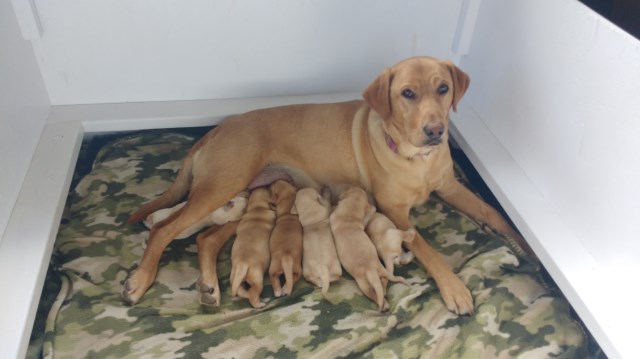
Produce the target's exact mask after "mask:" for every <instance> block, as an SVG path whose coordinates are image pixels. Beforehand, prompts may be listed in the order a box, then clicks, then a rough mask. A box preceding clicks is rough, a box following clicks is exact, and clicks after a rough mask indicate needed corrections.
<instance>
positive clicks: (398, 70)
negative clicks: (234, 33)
mask: <svg viewBox="0 0 640 359" xmlns="http://www.w3.org/2000/svg"><path fill="white" fill-rule="evenodd" d="M468 86H469V76H468V75H467V74H465V73H464V72H463V71H461V70H460V69H459V68H458V67H456V66H455V65H453V64H452V63H451V62H449V61H441V60H438V59H434V58H430V57H413V58H409V59H407V60H404V61H402V62H400V63H398V64H396V65H395V66H393V67H391V68H389V69H385V70H384V71H383V72H382V74H380V75H379V76H378V78H376V79H375V80H374V81H373V83H371V85H369V87H367V88H366V89H365V91H364V93H363V97H364V101H362V100H359V101H351V102H344V103H334V104H309V105H292V106H283V107H276V108H269V109H262V110H257V111H252V112H248V113H245V114H242V115H237V116H234V117H231V118H229V119H227V120H225V121H224V122H223V123H221V124H220V125H219V126H218V127H216V128H214V129H213V130H212V131H211V132H209V133H208V134H207V135H206V136H204V137H203V138H202V139H201V140H200V141H199V142H198V143H196V144H195V145H194V147H193V148H192V149H191V150H190V152H189V154H188V155H187V157H186V158H185V160H184V164H183V166H182V168H181V170H180V172H179V173H178V176H177V178H176V180H175V182H174V183H173V184H172V185H171V186H170V188H169V189H168V190H167V191H166V192H165V193H164V194H163V195H161V196H160V197H159V198H157V199H156V200H154V201H152V202H150V203H149V204H147V205H145V206H144V207H142V208H141V209H139V210H138V211H137V212H135V213H134V214H133V215H132V216H131V218H130V223H135V222H137V221H139V220H141V219H144V218H145V217H146V216H147V215H148V214H150V213H152V212H154V211H156V210H158V209H161V208H165V207H169V206H172V205H174V204H175V203H177V202H179V201H180V200H182V199H183V197H184V196H185V195H187V194H188V202H187V205H185V206H184V207H182V209H181V210H180V211H178V212H176V213H174V214H173V215H172V216H170V217H169V218H167V219H166V220H164V221H163V222H161V223H159V224H158V225H156V226H155V227H154V228H153V229H152V230H151V233H150V238H149V241H148V244H147V248H146V250H145V252H144V255H143V256H142V259H141V261H140V264H139V266H138V268H137V269H136V270H135V271H134V272H133V273H132V274H131V275H130V277H129V279H128V280H127V281H126V283H125V288H124V292H123V296H124V299H125V301H127V302H129V303H132V304H133V303H136V302H138V301H139V300H140V298H141V297H142V296H143V295H144V293H145V292H146V291H147V289H148V288H149V287H150V286H151V284H152V283H153V281H154V280H155V277H156V272H157V269H158V262H159V260H160V256H161V254H162V252H163V250H164V249H165V247H166V246H167V245H168V244H169V243H170V242H171V241H172V240H173V239H174V238H175V237H176V236H178V235H179V234H180V233H181V232H182V231H184V230H185V229H186V228H188V227H189V226H191V225H193V224H194V223H196V222H198V221H199V220H200V219H202V218H204V217H205V216H206V215H208V214H209V213H211V212H212V211H213V210H215V209H216V208H219V207H222V206H223V205H224V204H225V203H227V201H229V200H230V199H231V198H233V197H234V196H235V195H236V194H238V193H239V192H241V191H243V190H244V189H245V188H247V186H248V185H249V184H250V183H251V182H252V180H253V179H254V178H255V177H256V176H257V175H258V174H259V173H260V172H261V171H263V170H264V169H265V168H267V167H269V168H278V169H280V170H283V171H286V172H287V173H288V174H289V175H290V176H291V177H292V178H293V179H294V182H295V183H296V185H297V186H298V187H299V188H301V187H314V188H316V189H318V190H320V189H321V188H322V187H323V186H329V187H330V188H331V189H332V190H333V191H334V192H338V193H339V192H340V191H341V190H343V189H344V188H346V187H349V186H359V187H362V188H363V189H365V190H366V191H368V192H369V193H370V194H372V195H373V197H374V198H375V201H376V206H377V208H378V210H379V211H380V212H382V213H383V214H385V215H386V216H387V217H389V219H391V220H392V221H393V223H394V224H395V225H396V226H397V227H398V228H400V229H403V230H405V229H408V228H411V223H410V222H409V210H410V209H411V208H412V207H413V206H415V205H417V204H420V203H422V202H424V201H426V200H427V199H428V197H429V194H430V193H432V192H433V191H435V192H436V193H437V194H438V195H439V196H440V197H441V198H442V199H443V200H445V201H446V202H448V203H450V204H451V205H453V206H454V207H456V208H458V209H460V210H461V211H463V212H465V213H467V214H468V215H469V216H471V217H473V218H475V219H477V220H479V221H481V222H484V223H486V224H488V225H489V226H491V227H492V228H493V229H495V230H497V231H499V232H501V233H504V234H506V235H509V236H511V237H513V238H516V239H519V238H520V237H519V236H518V234H517V233H516V232H515V231H514V230H513V229H512V228H511V227H510V226H509V225H508V224H507V223H506V221H505V220H504V219H503V218H502V216H501V215H500V214H499V213H498V212H497V211H496V210H495V209H493V208H492V207H491V206H489V205H487V204H486V203H485V202H483V201H482V200H481V199H479V198H478V197H476V196H475V195H474V194H473V193H472V192H470V191H469V190H468V189H466V188H465V187H464V186H463V185H461V184H460V183H459V182H458V181H457V180H456V179H455V177H454V173H453V163H452V160H451V155H450V152H449V147H448V144H447V139H448V125H449V109H453V110H454V111H455V110H456V105H457V104H458V102H459V101H460V98H461V97H462V96H463V95H464V93H465V91H466V90H467V88H468ZM407 247H408V248H409V249H410V250H411V251H412V252H413V253H414V254H415V256H416V257H417V258H418V260H419V261H420V263H422V265H423V266H424V267H425V268H426V269H427V271H428V272H429V273H430V274H431V276H433V278H434V280H435V281H436V283H437V285H438V287H439V289H440V292H441V295H442V298H443V300H444V302H445V304H446V306H447V308H448V309H449V310H450V311H452V312H454V313H457V314H471V313H473V299H472V296H471V293H470V291H469V289H467V287H466V286H465V284H464V283H463V282H462V281H461V280H460V278H458V276H456V275H455V274H454V273H453V272H452V270H451V268H450V267H449V266H448V265H447V264H446V263H445V262H444V260H443V258H442V257H441V256H440V254H439V253H437V252H436V251H435V250H434V249H433V248H432V247H431V246H430V245H429V244H428V243H427V242H426V241H425V240H424V239H423V238H422V237H421V236H420V234H418V233H417V232H416V237H415V238H414V240H413V241H411V242H409V243H407Z"/></svg>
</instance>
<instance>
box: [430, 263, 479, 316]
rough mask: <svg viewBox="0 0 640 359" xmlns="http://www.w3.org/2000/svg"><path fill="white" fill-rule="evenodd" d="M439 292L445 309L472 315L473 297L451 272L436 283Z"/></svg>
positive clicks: (459, 313)
mask: <svg viewBox="0 0 640 359" xmlns="http://www.w3.org/2000/svg"><path fill="white" fill-rule="evenodd" d="M438 287H439V288H440V294H441V295H442V299H443V300H444V303H445V305H446V306H447V309H449V311H450V312H452V313H455V314H457V315H473V314H474V308H473V297H472V296H471V291H469V288H467V286H466V285H465V284H464V283H463V282H462V280H460V278H458V276H456V275H455V274H453V273H451V276H449V277H448V278H447V279H446V280H445V281H444V282H443V283H438Z"/></svg>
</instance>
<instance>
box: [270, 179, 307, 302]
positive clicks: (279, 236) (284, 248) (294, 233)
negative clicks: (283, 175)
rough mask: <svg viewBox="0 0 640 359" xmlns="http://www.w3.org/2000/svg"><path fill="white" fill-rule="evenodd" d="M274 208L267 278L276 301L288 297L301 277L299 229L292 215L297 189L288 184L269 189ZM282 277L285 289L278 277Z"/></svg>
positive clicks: (272, 186)
mask: <svg viewBox="0 0 640 359" xmlns="http://www.w3.org/2000/svg"><path fill="white" fill-rule="evenodd" d="M271 194H272V196H273V200H274V202H275V205H276V224H275V227H274V228H273V232H271V239H270V240H269V249H270V250H271V265H270V266H269V277H270V278H271V286H272V287H273V294H274V295H275V296H276V297H280V296H283V295H289V294H291V291H292V290H293V285H294V284H295V283H296V282H297V281H298V280H299V279H300V276H301V275H302V264H301V262H302V225H301V224H300V220H299V219H298V215H296V214H293V213H291V212H292V211H291V210H292V208H293V205H294V202H295V200H296V188H295V187H294V186H293V185H291V184H290V183H289V182H286V181H283V180H278V181H276V182H274V183H273V184H272V185H271ZM282 275H284V278H285V283H284V289H283V288H282V285H281V283H280V276H282Z"/></svg>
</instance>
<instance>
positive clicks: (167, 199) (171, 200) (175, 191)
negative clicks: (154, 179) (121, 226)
mask: <svg viewBox="0 0 640 359" xmlns="http://www.w3.org/2000/svg"><path fill="white" fill-rule="evenodd" d="M192 166H193V157H192V156H191V155H189V156H187V158H186V159H185V160H184V163H183V165H182V168H181V169H180V171H179V172H178V176H177V177H176V179H175V181H174V182H173V183H172V184H171V186H170V187H169V189H167V191H166V192H164V193H163V194H162V195H160V197H158V198H156V199H154V200H153V201H151V202H149V203H147V204H146V205H144V206H142V207H141V208H140V209H138V210H137V211H135V212H134V213H133V214H132V215H131V217H129V220H128V221H127V222H128V223H129V224H134V223H138V222H140V221H141V220H143V219H145V218H147V216H148V215H150V214H151V213H153V212H155V211H157V210H159V209H162V208H167V207H171V206H173V205H175V204H176V203H178V202H180V200H182V199H183V198H184V197H185V196H186V194H187V192H189V188H190V187H191V181H192V180H193V175H192V172H191V167H192Z"/></svg>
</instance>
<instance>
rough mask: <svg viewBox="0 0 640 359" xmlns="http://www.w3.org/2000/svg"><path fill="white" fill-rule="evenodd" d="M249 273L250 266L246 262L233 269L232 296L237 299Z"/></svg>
mask: <svg viewBox="0 0 640 359" xmlns="http://www.w3.org/2000/svg"><path fill="white" fill-rule="evenodd" d="M248 272H249V264H247V263H246V262H240V263H238V265H237V266H233V268H231V296H233V297H235V296H236V294H238V289H241V290H242V289H244V288H241V287H240V285H241V284H242V282H243V281H244V279H245V277H246V276H247V273H248Z"/></svg>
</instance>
